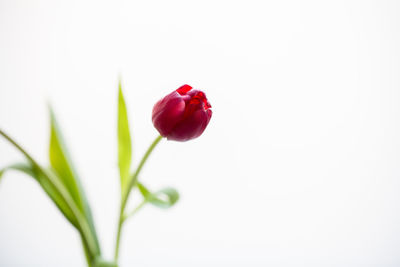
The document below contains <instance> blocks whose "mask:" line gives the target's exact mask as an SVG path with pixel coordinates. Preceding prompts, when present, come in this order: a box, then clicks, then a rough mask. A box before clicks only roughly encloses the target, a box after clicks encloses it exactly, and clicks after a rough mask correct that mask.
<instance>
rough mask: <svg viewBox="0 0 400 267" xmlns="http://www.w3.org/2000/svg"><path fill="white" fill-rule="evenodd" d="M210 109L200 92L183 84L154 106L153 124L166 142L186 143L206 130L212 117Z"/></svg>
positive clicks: (204, 96)
mask: <svg viewBox="0 0 400 267" xmlns="http://www.w3.org/2000/svg"><path fill="white" fill-rule="evenodd" d="M210 108H211V105H210V103H208V101H207V98H206V95H205V94H204V93H203V92H202V91H200V90H195V89H193V90H192V87H191V86H190V85H187V84H185V85H183V86H181V87H179V88H178V89H176V90H175V91H173V92H172V93H170V94H169V95H167V96H165V97H164V98H163V99H161V100H160V101H158V102H157V103H156V104H155V105H154V108H153V116H152V119H153V124H154V127H156V129H157V130H158V132H159V133H160V135H162V136H163V137H166V138H167V139H168V140H175V141H181V142H183V141H188V140H190V139H194V138H196V137H199V136H200V135H201V134H202V133H203V131H204V130H205V129H206V127H207V124H208V122H209V121H210V119H211V115H212V111H211V109H210Z"/></svg>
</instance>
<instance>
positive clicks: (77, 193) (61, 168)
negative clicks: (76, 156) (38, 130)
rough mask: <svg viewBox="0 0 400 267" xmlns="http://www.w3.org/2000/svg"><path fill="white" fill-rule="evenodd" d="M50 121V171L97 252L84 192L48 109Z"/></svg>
mask: <svg viewBox="0 0 400 267" xmlns="http://www.w3.org/2000/svg"><path fill="white" fill-rule="evenodd" d="M50 121H51V132H50V145H49V159H50V164H51V167H52V169H53V170H54V172H55V174H56V177H57V178H58V179H59V180H60V181H61V182H62V184H63V185H64V186H65V188H66V189H67V191H68V192H69V194H70V195H71V197H72V199H73V201H74V202H75V203H76V205H77V207H78V208H79V209H80V210H81V212H82V213H83V214H84V216H85V218H86V220H87V222H88V224H89V227H90V231H91V234H92V236H93V238H94V239H95V242H96V247H97V249H98V252H99V251H100V246H99V243H98V240H97V234H96V230H95V227H94V222H93V217H92V212H91V210H90V207H89V203H88V201H87V198H86V195H85V192H84V190H83V187H82V185H81V183H80V180H79V177H78V175H77V173H76V171H75V169H74V167H73V164H72V161H71V159H70V156H69V154H68V151H67V148H66V145H65V142H64V139H63V137H62V134H61V131H60V129H59V127H58V123H57V121H56V118H55V115H54V113H53V111H52V110H51V108H50Z"/></svg>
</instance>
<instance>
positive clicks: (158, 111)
mask: <svg viewBox="0 0 400 267" xmlns="http://www.w3.org/2000/svg"><path fill="white" fill-rule="evenodd" d="M184 112H185V101H184V100H183V98H182V97H181V96H180V95H179V94H178V93H177V92H175V91H174V92H172V93H171V94H169V95H167V96H166V97H165V98H163V99H162V100H160V101H159V102H158V103H157V104H156V105H155V106H154V108H153V116H152V117H153V118H152V119H153V124H154V126H155V128H156V129H157V130H158V131H159V132H160V134H161V135H162V136H164V137H165V136H168V134H169V133H170V132H171V131H172V129H173V128H174V127H175V125H176V124H177V123H178V122H179V121H180V120H181V119H182V118H183V114H184Z"/></svg>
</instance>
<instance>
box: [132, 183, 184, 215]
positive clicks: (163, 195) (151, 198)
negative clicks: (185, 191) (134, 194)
mask: <svg viewBox="0 0 400 267" xmlns="http://www.w3.org/2000/svg"><path fill="white" fill-rule="evenodd" d="M138 188H139V191H140V193H141V194H142V196H143V197H144V199H145V200H146V201H147V202H149V203H151V204H153V205H154V206H156V207H159V208H162V209H168V208H170V207H172V206H173V205H175V203H176V202H177V201H178V200H179V193H178V191H177V190H176V189H174V188H172V187H166V188H163V189H161V190H159V191H157V192H155V193H151V192H150V190H149V189H147V188H146V187H145V186H144V185H143V184H142V183H138Z"/></svg>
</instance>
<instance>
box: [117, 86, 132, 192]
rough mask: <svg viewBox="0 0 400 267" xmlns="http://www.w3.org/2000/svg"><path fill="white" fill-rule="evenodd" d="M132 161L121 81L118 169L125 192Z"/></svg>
mask: <svg viewBox="0 0 400 267" xmlns="http://www.w3.org/2000/svg"><path fill="white" fill-rule="evenodd" d="M131 160H132V143H131V134H130V131H129V121H128V112H127V109H126V104H125V99H124V95H123V93H122V85H121V81H120V82H119V88H118V167H119V172H120V179H121V180H120V182H121V190H122V192H124V190H125V188H126V186H127V185H128V180H129V173H130V167H131Z"/></svg>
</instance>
